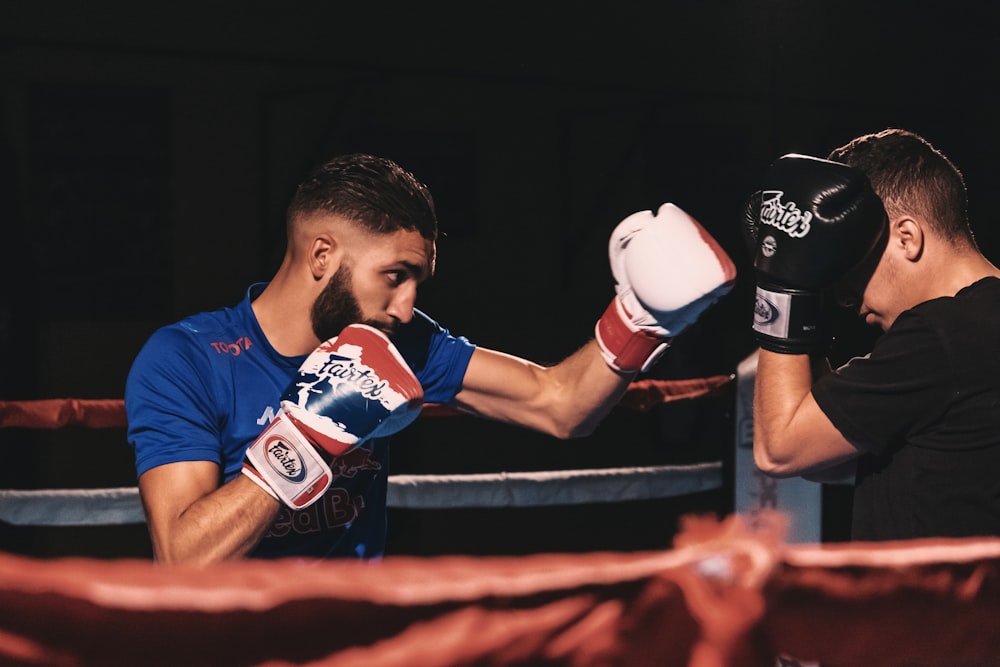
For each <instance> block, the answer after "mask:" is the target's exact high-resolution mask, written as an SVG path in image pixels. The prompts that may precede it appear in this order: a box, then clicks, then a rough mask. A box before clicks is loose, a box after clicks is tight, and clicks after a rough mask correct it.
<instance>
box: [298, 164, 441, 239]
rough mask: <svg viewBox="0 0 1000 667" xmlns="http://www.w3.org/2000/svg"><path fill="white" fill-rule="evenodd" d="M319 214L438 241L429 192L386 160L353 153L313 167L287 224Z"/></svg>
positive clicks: (410, 175)
mask: <svg viewBox="0 0 1000 667" xmlns="http://www.w3.org/2000/svg"><path fill="white" fill-rule="evenodd" d="M316 213H328V214H332V215H338V216H342V217H344V218H347V219H349V220H352V221H354V222H356V223H358V224H360V225H362V226H364V227H366V228H367V229H368V230H370V231H372V232H374V233H376V234H390V233H392V232H395V231H398V230H400V229H405V230H410V231H416V232H419V233H420V235H421V236H422V237H424V238H425V239H429V240H431V241H437V234H438V223H437V214H436V213H435V211H434V199H433V198H432V197H431V193H430V190H428V189H427V186H425V185H424V184H423V183H421V182H420V181H419V180H417V178H416V177H415V176H414V175H413V174H411V173H410V172H409V171H407V170H405V169H403V168H402V167H400V166H399V165H398V164H396V163H395V162H393V161H392V160H390V159H388V158H383V157H378V156H375V155H369V154H366V153H350V154H346V155H340V156H337V157H335V158H333V159H332V160H330V161H328V162H325V163H323V164H321V165H320V166H319V167H317V168H315V169H314V170H313V171H312V172H311V173H310V174H309V175H308V176H307V177H306V178H305V180H303V181H302V183H300V184H299V186H298V188H297V189H296V191H295V195H294V196H293V197H292V201H291V203H290V204H289V205H288V211H287V222H288V225H292V224H293V223H294V222H295V220H297V219H299V218H302V217H305V216H310V215H313V214H316Z"/></svg>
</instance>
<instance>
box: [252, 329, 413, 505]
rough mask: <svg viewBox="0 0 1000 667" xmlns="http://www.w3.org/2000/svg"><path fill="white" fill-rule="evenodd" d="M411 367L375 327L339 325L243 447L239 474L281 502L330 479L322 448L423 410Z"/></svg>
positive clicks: (342, 449) (382, 432) (336, 451)
mask: <svg viewBox="0 0 1000 667" xmlns="http://www.w3.org/2000/svg"><path fill="white" fill-rule="evenodd" d="M423 398H424V392H423V388H422V387H421V386H420V382H419V381H418V380H417V378H416V376H415V375H414V374H413V371H411V370H410V367H409V366H407V364H406V361H405V360H404V359H403V357H402V356H401V355H400V354H399V351H398V350H397V349H396V348H395V346H393V345H392V343H391V342H390V341H389V339H388V338H387V337H386V336H385V334H383V333H382V332H381V331H378V330H377V329H374V328H372V327H370V326H367V325H363V324H353V325H350V326H348V327H345V328H344V330H343V331H341V332H340V335H339V336H337V337H336V338H331V339H330V340H328V341H326V342H324V343H322V344H321V345H320V346H319V347H318V348H316V349H315V350H314V351H313V352H312V353H311V354H310V355H309V356H308V357H307V358H306V360H305V362H303V364H302V366H300V367H299V371H298V374H297V376H296V378H295V380H294V381H293V382H292V383H291V385H289V387H288V389H287V390H286V391H285V394H284V396H282V400H281V409H280V410H279V411H278V416H277V417H276V418H275V420H274V421H273V422H272V423H271V426H269V427H268V428H267V430H265V431H264V433H263V434H261V436H260V437H259V438H258V439H257V440H256V441H255V442H254V443H253V444H252V445H250V446H249V447H248V448H247V451H246V460H247V463H245V464H244V467H243V472H244V473H245V474H246V475H247V476H248V477H250V478H251V479H252V480H254V481H255V482H257V484H258V485H259V486H261V487H262V488H264V489H265V490H266V491H268V492H270V493H271V494H272V495H274V496H275V497H276V498H278V499H279V500H281V501H282V502H284V503H285V504H286V505H288V506H289V507H292V508H295V509H299V508H302V507H306V506H308V505H309V504H311V503H313V502H315V501H316V500H317V499H318V498H319V497H320V496H321V495H322V494H323V492H324V491H326V489H327V488H328V487H329V486H330V483H331V481H332V479H331V474H330V469H329V466H328V465H327V462H326V460H325V457H324V456H323V453H324V452H325V453H326V454H327V455H329V456H334V457H335V456H341V455H343V454H345V453H347V452H348V451H350V450H352V449H355V448H357V447H359V446H361V445H362V444H363V443H364V442H365V441H367V440H370V439H373V438H380V437H384V436H387V435H391V434H393V433H396V432H397V431H399V430H401V429H403V428H405V427H406V426H407V425H409V424H410V423H411V422H412V421H413V420H414V419H416V418H417V415H419V414H420V410H421V408H422V407H423Z"/></svg>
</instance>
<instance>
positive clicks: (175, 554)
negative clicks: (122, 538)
mask: <svg viewBox="0 0 1000 667" xmlns="http://www.w3.org/2000/svg"><path fill="white" fill-rule="evenodd" d="M279 509H280V504H279V503H278V501H277V500H275V499H274V498H272V497H271V496H269V495H268V494H267V493H266V492H264V491H263V490H262V489H261V488H259V487H258V486H257V485H256V484H254V483H253V482H252V481H250V480H249V479H247V478H246V477H245V476H244V475H239V476H237V477H236V478H235V479H234V480H232V481H231V482H229V483H228V484H225V485H223V486H221V487H219V488H218V489H216V490H215V491H213V492H212V493H209V494H207V495H205V496H203V497H201V498H199V499H198V500H196V501H195V502H193V503H192V504H191V505H189V506H188V507H187V508H186V509H184V510H183V511H182V512H180V513H179V514H178V515H176V516H175V517H171V518H169V519H167V518H165V517H158V518H157V519H156V521H151V522H150V537H151V540H152V543H153V552H154V555H155V558H156V560H157V561H158V562H162V563H165V564H170V565H178V564H185V565H199V566H201V565H210V564H214V563H219V562H222V561H226V560H233V559H237V558H241V557H243V556H245V555H246V554H247V553H249V552H250V551H251V550H252V549H253V548H254V546H256V544H257V543H258V542H259V541H260V540H261V538H262V537H263V536H264V534H265V533H266V532H267V530H268V528H269V527H270V525H271V524H272V523H273V521H274V519H275V518H276V517H277V515H278V511H279ZM147 514H149V512H148V511H147Z"/></svg>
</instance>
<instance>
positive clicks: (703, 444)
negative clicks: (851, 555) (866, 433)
mask: <svg viewBox="0 0 1000 667" xmlns="http://www.w3.org/2000/svg"><path fill="white" fill-rule="evenodd" d="M997 27H998V21H997V17H996V16H995V10H992V9H990V8H989V3H971V2H970V3H961V2H958V3H956V2H952V3H941V4H937V5H929V6H927V5H926V3H909V2H907V3H902V2H900V3H874V2H871V3H867V2H866V3H860V2H859V3H851V2H802V1H801V0H796V1H792V0H764V1H760V2H697V3H682V2H655V3H654V2H643V3H632V2H616V3H613V4H611V3H609V4H603V3H600V4H598V5H593V6H590V8H587V5H586V3H583V4H580V3H541V2H536V3H521V2H507V3H492V4H480V3H456V2H442V3H402V2H383V3H340V2H319V1H317V0H310V1H300V2H277V1H264V0H257V1H252V0H248V1H243V2H205V3H190V2H171V3H134V2H123V1H116V2H88V3H76V2H69V1H68V0H58V1H36V2H32V3H3V4H2V5H0V221H2V229H3V235H2V238H0V270H2V272H3V273H2V283H0V284H2V285H3V288H2V290H0V399H5V400H26V399H39V398H61V397H76V398H120V397H121V396H122V393H123V386H124V380H125V376H126V373H127V372H128V368H129V365H130V363H131V360H132V358H133V357H134V355H135V353H136V352H137V351H138V349H139V347H140V346H141V345H142V343H143V342H144V341H145V339H146V337H147V336H148V335H149V334H150V333H151V332H152V331H153V330H154V329H155V328H156V327H158V326H160V325H162V324H166V323H169V322H172V321H174V320H176V319H179V318H180V317H182V316H185V315H187V314H190V313H193V312H196V311H200V310H207V309H214V308H218V307H221V306H229V305H233V304H235V303H236V302H238V301H239V300H240V299H241V298H242V296H243V294H244V292H245V289H246V287H247V286H248V285H249V284H250V283H251V282H254V281H257V280H265V279H267V278H268V277H269V276H270V275H271V273H272V272H273V270H274V269H275V268H276V266H277V260H278V258H279V257H280V255H281V252H282V250H283V245H282V244H283V209H284V206H285V204H286V202H287V201H288V198H289V197H290V195H291V193H292V190H293V188H294V186H295V184H296V183H297V182H298V180H299V179H300V178H301V177H302V176H303V174H304V173H305V172H306V171H307V170H308V169H309V168H310V167H312V166H313V165H314V164H315V163H317V162H319V161H322V160H324V159H326V158H328V157H330V156H332V155H334V154H336V153H341V152H346V151H368V152H375V153H381V154H384V155H386V156H388V157H391V158H393V159H395V160H397V161H398V162H400V163H401V164H403V166H405V167H407V168H409V169H411V170H412V171H414V172H415V173H416V174H417V175H418V176H419V177H420V178H421V179H423V180H424V181H425V182H426V183H427V184H428V185H429V186H430V187H431V189H432V191H433V192H434V195H435V198H436V201H437V205H438V210H439V215H440V223H441V229H442V232H443V237H442V239H441V242H440V244H439V258H438V274H437V276H436V277H435V278H434V279H433V280H431V281H430V282H429V283H427V285H426V287H425V288H424V289H423V290H422V292H421V295H420V297H419V300H418V306H419V307H421V308H422V309H424V310H425V311H427V312H429V313H430V314H431V315H432V316H434V317H435V318H436V319H438V320H439V321H441V322H442V323H443V324H444V325H445V326H447V327H448V328H450V329H451V330H452V331H453V332H455V333H457V334H462V335H466V336H468V337H470V338H471V339H472V340H474V341H475V342H477V343H479V344H481V345H484V346H488V347H494V348H498V349H502V350H505V351H508V352H512V353H514V354H519V355H523V356H526V357H529V358H531V359H534V360H537V361H540V362H552V361H558V360H559V359H560V358H562V357H563V356H565V355H567V354H569V353H570V352H572V351H573V350H574V349H576V348H577V347H578V346H579V345H580V344H582V343H583V342H584V341H585V340H586V339H587V338H588V337H589V336H590V335H591V333H592V329H593V323H594V321H595V320H596V319H597V317H599V316H600V314H601V312H602V311H603V309H604V307H605V306H606V305H607V302H608V300H609V299H610V298H611V296H612V289H613V285H612V280H611V277H610V272H609V270H608V268H607V256H606V244H607V237H608V234H609V232H610V231H611V229H612V228H613V227H614V225H615V224H616V223H617V222H618V221H619V220H620V219H621V218H622V217H624V216H625V215H628V214H629V213H632V212H633V211H636V210H639V209H643V208H655V207H656V206H658V205H659V204H660V203H661V202H663V201H673V202H675V203H677V204H679V205H680V206H682V207H683V208H685V209H686V210H687V211H689V212H690V213H692V214H693V215H695V216H696V217H697V218H698V219H700V220H701V221H702V223H703V224H704V225H705V226H706V227H707V228H708V229H709V230H710V231H711V232H712V233H713V235H715V236H716V238H717V239H718V240H719V241H720V243H721V244H722V245H723V247H724V248H725V249H726V250H727V251H728V252H729V254H730V255H731V256H732V257H733V258H734V260H735V261H736V262H737V264H738V267H739V269H740V270H741V278H740V282H739V284H738V285H737V287H736V289H735V290H734V291H733V293H732V294H731V295H729V296H728V297H726V298H725V299H724V300H723V301H722V302H721V303H719V304H718V305H717V306H716V307H715V308H714V309H713V310H712V311H710V312H709V313H708V314H706V316H705V317H704V318H703V319H702V320H701V321H700V322H699V323H698V324H696V325H695V326H694V327H693V328H692V329H691V330H689V332H688V333H687V334H686V335H685V336H682V337H681V338H679V339H678V340H677V341H676V342H675V345H674V349H673V350H672V351H671V353H670V354H669V355H668V356H667V358H666V359H665V360H664V361H663V362H662V363H661V364H660V365H659V366H658V367H657V368H656V369H655V370H654V372H653V373H652V376H654V377H659V378H691V377H704V376H708V375H715V374H719V373H731V372H734V370H735V368H736V365H737V364H738V363H739V362H740V361H741V360H742V359H744V358H746V356H747V355H749V354H750V353H751V352H752V351H753V350H754V347H755V346H754V343H753V339H752V337H751V336H750V335H749V313H750V308H751V301H752V292H753V276H752V271H751V269H750V267H749V258H748V256H747V254H746V251H745V249H744V246H743V242H742V239H741V238H740V233H739V224H738V220H739V210H740V207H741V205H742V203H743V200H744V198H745V197H746V195H747V194H749V193H750V192H751V191H752V190H754V189H755V188H756V182H757V179H758V178H759V176H760V174H761V172H762V170H763V169H764V168H765V167H766V165H767V164H768V163H769V162H770V161H771V160H773V159H774V158H776V157H778V156H779V155H781V154H783V153H786V152H793V151H794V152H803V153H812V154H818V155H824V154H826V153H827V152H828V151H829V150H830V149H831V148H833V147H835V146H838V145H840V144H842V143H844V142H846V141H847V140H849V139H850V138H852V137H853V136H855V135H857V134H861V133H865V132H871V131H877V130H880V129H883V128H885V127H890V126H895V127H904V128H907V129H910V130H913V131H916V132H918V133H920V134H922V135H924V136H925V137H927V138H928V139H929V140H931V141H932V142H933V143H934V144H935V145H936V146H937V147H938V148H940V149H942V150H943V151H944V152H945V153H946V154H948V155H949V156H950V157H951V158H952V159H953V160H954V161H955V162H956V163H957V164H958V165H959V167H960V168H962V169H963V171H964V173H965V176H966V180H967V183H968V185H969V189H970V195H971V196H970V200H971V202H970V203H971V211H972V216H973V223H974V226H975V228H976V230H977V234H978V238H979V241H980V244H981V246H982V247H983V249H984V251H985V252H986V254H987V255H988V256H990V257H991V258H996V257H997V256H998V254H1000V248H998V245H1000V237H998V231H997V229H996V219H995V215H994V209H995V208H996V207H995V203H994V201H993V196H994V193H993V188H992V187H991V186H992V179H993V178H994V164H995V156H996V155H997V149H998V147H1000V146H998V145H1000V132H998V131H997V129H996V127H995V118H996V117H997V111H998V102H997V94H996V91H997V85H998V79H1000V75H998V71H997V65H998V62H997V61H998V56H997V49H996V46H995V34H996V29H997ZM841 326H842V329H841V334H840V337H839V338H838V343H837V347H836V348H835V354H836V355H840V356H843V357H845V358H846V356H847V355H849V354H852V353H854V352H857V351H864V348H865V347H866V346H867V345H868V344H869V343H870V340H871V338H872V335H873V334H872V332H870V331H868V330H866V329H864V328H863V326H862V325H860V324H858V323H856V322H854V321H852V320H850V319H847V318H845V320H844V321H843V322H842V323H841ZM732 413H733V395H732V393H731V392H730V393H728V394H723V395H722V396H719V397H715V398H710V399H704V400H698V401H689V402H684V403H675V404H671V405H667V406H663V407H661V408H657V409H655V410H653V411H651V412H649V413H644V414H640V413H636V412H633V411H629V410H626V409H624V408H619V409H617V410H616V411H615V412H614V413H613V414H612V415H611V416H610V417H609V418H608V420H607V421H606V422H605V423H604V424H602V425H601V427H600V428H599V429H598V432H597V433H595V434H594V435H593V436H591V437H589V438H586V439H583V440H579V441H572V442H560V441H555V440H553V439H551V438H547V437H542V436H539V435H537V434H534V433H529V432H525V431H523V430H519V429H515V428H511V427H506V426H500V425H496V424H490V423H485V422H478V421H475V420H471V419H467V418H449V419H433V420H432V419H422V420H419V421H418V422H417V423H416V425H415V426H414V427H412V428H411V429H410V430H408V431H407V432H406V433H405V434H404V435H402V436H400V437H399V438H397V441H396V443H395V444H394V454H395V456H396V465H395V467H394V469H393V472H394V473H427V474H431V473H470V472H496V471H516V470H549V469H551V470H562V469H572V468H585V467H615V466H624V465H653V464H677V463H689V462H701V461H717V460H724V461H727V460H729V459H730V458H731V456H732V451H731V450H732V443H733V414H732ZM0 457H2V461H3V463H2V465H0V487H2V488H25V489H30V488H81V487H94V488H99V487H106V486H129V485H133V484H134V483H135V480H134V475H133V473H132V467H131V466H132V461H131V450H130V448H129V447H128V445H127V443H126V442H125V439H124V432H119V431H116V430H101V431H92V430H86V429H80V428H75V427H71V428H68V429H63V430H61V431H58V432H26V431H23V430H20V429H5V430H3V431H0ZM827 494H828V497H827V502H826V504H825V517H824V539H827V540H831V541H835V540H840V539H844V536H845V532H844V531H845V516H846V512H847V511H848V510H849V499H847V498H846V497H845V495H844V493H843V492H842V491H839V490H836V489H831V490H828V491H827ZM732 503H733V498H732V490H731V484H726V485H724V488H722V489H719V490H717V491H711V492H705V493H700V494H693V495H689V496H683V497H678V498H668V499H662V500H651V501H641V502H630V503H618V504H604V505H584V506H574V507H559V508H536V509H526V510H458V509H456V510H449V511H444V512H420V511H403V510H394V511H393V513H392V517H391V521H392V524H391V525H392V533H391V544H390V550H391V551H394V552H396V553H412V554H419V555H434V554H438V553H517V554H519V553H530V552H537V551H550V550H556V551H579V550H599V549H643V548H661V547H665V546H669V545H670V543H671V539H672V536H673V534H674V531H675V530H676V528H677V519H678V517H679V516H681V515H683V514H685V513H689V512H698V513H702V512H708V513H715V514H718V515H720V516H721V515H725V514H726V513H728V512H729V511H731V509H732ZM0 548H2V549H4V550H8V551H13V552H18V553H25V554H30V555H38V556H56V555H64V554H69V555H85V556H97V557H122V556H133V555H135V556H141V557H145V556H147V555H148V553H149V545H148V539H147V537H146V534H145V527H144V526H142V525H139V526H124V527H113V528H112V527H109V528H86V529H76V528H59V529H41V528H14V527H10V526H4V525H0Z"/></svg>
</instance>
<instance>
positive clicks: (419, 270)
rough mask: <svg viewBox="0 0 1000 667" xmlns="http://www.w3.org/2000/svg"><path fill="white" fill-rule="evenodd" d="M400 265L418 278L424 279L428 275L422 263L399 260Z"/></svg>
mask: <svg viewBox="0 0 1000 667" xmlns="http://www.w3.org/2000/svg"><path fill="white" fill-rule="evenodd" d="M398 264H399V265H400V266H403V267H405V268H406V270H407V271H408V272H409V273H410V274H412V275H413V276H414V277H415V278H416V279H417V280H423V279H425V278H426V277H427V272H426V270H425V267H424V266H423V265H422V264H414V263H413V262H404V261H401V262H398Z"/></svg>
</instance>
